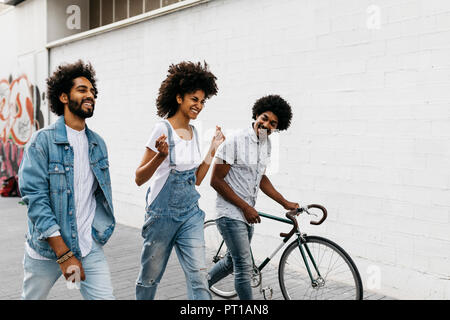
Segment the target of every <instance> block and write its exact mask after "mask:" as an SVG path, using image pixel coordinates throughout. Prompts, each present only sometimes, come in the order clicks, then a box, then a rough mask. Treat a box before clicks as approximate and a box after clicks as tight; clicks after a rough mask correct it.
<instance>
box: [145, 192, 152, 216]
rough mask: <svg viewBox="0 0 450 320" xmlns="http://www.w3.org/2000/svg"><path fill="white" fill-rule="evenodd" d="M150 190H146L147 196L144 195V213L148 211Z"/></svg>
mask: <svg viewBox="0 0 450 320" xmlns="http://www.w3.org/2000/svg"><path fill="white" fill-rule="evenodd" d="M150 188H151V187H148V189H147V194H146V195H145V211H148V195H149V194H150Z"/></svg>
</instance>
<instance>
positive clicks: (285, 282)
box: [204, 204, 363, 300]
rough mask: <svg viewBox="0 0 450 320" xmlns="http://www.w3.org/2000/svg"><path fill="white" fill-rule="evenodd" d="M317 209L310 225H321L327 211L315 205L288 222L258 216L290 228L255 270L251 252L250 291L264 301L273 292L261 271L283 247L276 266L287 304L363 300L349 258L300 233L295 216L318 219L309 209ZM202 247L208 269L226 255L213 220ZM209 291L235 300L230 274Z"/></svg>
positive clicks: (206, 226) (289, 215) (328, 242)
mask: <svg viewBox="0 0 450 320" xmlns="http://www.w3.org/2000/svg"><path fill="white" fill-rule="evenodd" d="M313 208H315V209H319V210H321V211H322V213H323V215H322V218H321V219H320V221H310V223H311V224H312V225H320V224H322V223H323V222H324V221H325V219H326V218H327V215H328V213H327V210H326V209H325V207H323V206H321V205H318V204H311V205H308V206H305V207H301V208H298V209H296V210H292V211H289V212H287V213H286V217H287V218H288V219H284V218H281V217H277V216H273V215H270V214H267V213H263V212H258V214H259V215H260V216H261V217H264V218H267V219H271V220H275V221H278V222H283V223H286V224H291V225H293V227H292V229H291V230H290V232H289V233H280V236H281V237H282V238H283V240H282V243H281V245H279V246H278V247H277V248H276V249H275V250H274V252H273V253H272V254H271V255H269V256H268V257H267V258H265V260H264V261H263V262H262V263H261V264H260V265H259V266H256V264H255V260H254V257H253V252H252V260H253V275H252V287H253V288H256V287H258V286H259V287H260V292H261V293H262V294H263V296H264V299H271V298H272V295H273V289H272V288H268V287H267V288H263V285H262V270H263V269H264V267H265V266H267V264H268V263H269V262H270V261H271V260H272V258H273V257H274V256H275V255H276V254H277V253H278V252H279V251H280V250H281V249H282V248H283V247H285V246H286V244H287V242H288V241H289V240H290V239H291V238H292V237H293V236H294V235H295V238H296V239H295V240H294V241H292V242H291V243H290V244H289V245H288V246H287V247H286V249H285V250H284V251H283V254H282V255H281V258H280V262H279V265H278V281H279V284H280V288H281V292H282V294H283V297H284V299H286V300H297V299H314V300H322V299H324V300H328V299H338V300H347V299H352V300H353V299H355V300H362V299H363V285H362V281H361V276H360V274H359V271H358V269H357V267H356V265H355V263H354V262H353V260H352V259H351V258H350V256H349V255H348V254H347V253H346V252H345V251H344V249H342V248H341V247H340V246H339V245H337V244H336V243H334V242H333V241H331V240H328V239H326V238H323V237H318V236H308V235H307V234H306V233H302V232H301V231H300V228H299V226H298V222H297V218H296V216H297V215H299V214H301V213H303V212H304V213H306V214H308V215H314V216H317V215H316V214H314V213H311V212H310V211H309V210H310V209H313ZM204 231H205V243H206V249H207V250H206V254H207V263H208V264H209V265H208V267H211V265H212V264H215V263H217V262H219V261H220V260H221V259H223V258H224V257H225V255H226V254H229V253H228V252H227V248H226V244H225V241H224V240H223V239H222V236H221V235H220V233H219V231H218V229H217V227H216V223H215V220H208V221H206V222H205V224H204ZM210 289H211V291H212V292H213V293H214V294H216V295H218V296H220V297H223V298H233V297H235V296H237V293H236V291H235V290H234V277H233V274H230V275H229V276H227V277H225V278H224V279H222V280H220V281H219V282H217V283H216V284H214V285H213V286H212V287H211V288H210Z"/></svg>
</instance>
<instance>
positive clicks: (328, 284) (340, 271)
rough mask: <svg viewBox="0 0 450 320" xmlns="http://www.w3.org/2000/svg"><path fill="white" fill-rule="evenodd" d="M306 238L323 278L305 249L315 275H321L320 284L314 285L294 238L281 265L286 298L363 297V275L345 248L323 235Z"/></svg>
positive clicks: (327, 298) (281, 282)
mask: <svg viewBox="0 0 450 320" xmlns="http://www.w3.org/2000/svg"><path fill="white" fill-rule="evenodd" d="M304 239H305V243H306V245H307V246H308V248H309V249H310V252H311V255H312V256H313V258H314V260H315V262H316V264H317V267H318V269H319V273H320V275H321V276H322V279H323V282H322V280H321V278H319V277H318V275H317V272H316V270H315V268H314V266H313V264H312V263H311V260H310V258H309V255H308V253H307V252H306V250H304V251H305V256H306V257H307V261H308V264H309V266H310V271H311V273H312V275H313V277H314V279H318V283H319V285H318V284H317V283H316V284H315V285H313V283H312V281H311V278H310V276H309V274H308V271H307V268H306V267H305V263H304V260H303V258H302V255H301V253H300V250H299V248H298V241H294V242H292V243H291V244H290V245H289V246H288V247H287V248H286V249H285V250H284V252H283V254H282V256H281V259H280V264H279V268H278V280H279V283H280V288H281V292H282V294H283V297H284V298H285V299H286V300H300V299H303V300H306V299H313V300H335V299H336V300H347V299H351V300H353V299H354V300H362V299H363V286H362V281H361V276H360V274H359V271H358V269H357V267H356V265H355V263H354V262H353V260H352V259H351V258H350V256H349V255H348V254H347V253H346V252H345V251H344V249H342V248H341V247H340V246H339V245H337V244H336V243H334V242H333V241H331V240H328V239H325V238H322V237H317V236H305V237H304ZM303 247H304V245H303ZM335 255H336V256H335ZM334 256H335V260H334ZM336 263H339V265H338V266H337V267H336V269H333V270H330V268H334V267H335V266H336ZM341 266H342V267H341Z"/></svg>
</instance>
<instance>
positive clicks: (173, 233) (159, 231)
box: [136, 206, 211, 300]
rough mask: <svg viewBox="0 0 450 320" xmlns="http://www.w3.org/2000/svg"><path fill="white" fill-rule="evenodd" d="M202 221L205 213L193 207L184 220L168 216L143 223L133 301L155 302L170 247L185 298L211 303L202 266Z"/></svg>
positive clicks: (203, 243)
mask: <svg viewBox="0 0 450 320" xmlns="http://www.w3.org/2000/svg"><path fill="white" fill-rule="evenodd" d="M204 217H205V213H204V212H203V211H202V210H200V209H199V208H198V207H197V206H196V207H194V208H193V212H191V213H190V214H189V218H187V219H186V220H184V219H177V218H175V217H174V216H171V215H152V216H150V217H149V218H148V219H147V221H146V223H145V226H144V228H143V230H144V231H143V236H144V245H143V248H142V255H141V270H140V273H139V277H138V279H137V282H136V299H137V300H153V299H154V298H155V295H156V289H157V287H158V284H159V282H160V281H161V278H162V276H163V274H164V270H165V269H166V266H167V261H168V260H169V257H170V254H171V252H172V249H173V247H175V250H176V253H177V256H178V260H179V261H180V265H181V267H182V269H183V271H184V274H185V277H186V285H187V298H188V299H189V300H210V299H211V293H210V292H209V289H208V281H207V275H208V274H207V268H206V262H205V241H204V234H203V222H204ZM179 218H180V217H179Z"/></svg>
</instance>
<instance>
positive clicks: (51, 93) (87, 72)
mask: <svg viewBox="0 0 450 320" xmlns="http://www.w3.org/2000/svg"><path fill="white" fill-rule="evenodd" d="M79 77H85V78H86V79H88V80H89V81H90V82H91V84H92V87H93V88H94V91H95V98H97V93H98V91H97V86H96V82H97V79H96V78H95V71H94V68H93V67H92V65H91V64H90V63H87V64H85V63H84V62H83V61H82V60H78V61H77V62H75V63H71V64H62V65H60V66H59V67H58V68H57V69H56V71H55V72H53V74H52V75H51V76H50V77H49V78H48V79H47V98H48V102H49V107H50V110H51V111H52V112H53V113H55V114H56V115H58V116H61V115H63V114H64V104H63V103H62V102H61V101H60V100H59V97H60V96H61V94H63V93H66V94H67V95H69V94H70V90H71V89H72V87H73V80H74V79H76V78H79Z"/></svg>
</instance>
